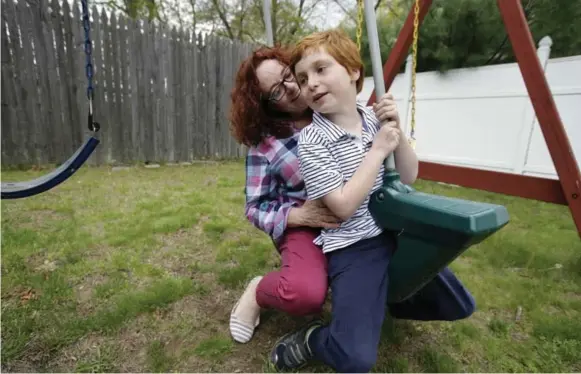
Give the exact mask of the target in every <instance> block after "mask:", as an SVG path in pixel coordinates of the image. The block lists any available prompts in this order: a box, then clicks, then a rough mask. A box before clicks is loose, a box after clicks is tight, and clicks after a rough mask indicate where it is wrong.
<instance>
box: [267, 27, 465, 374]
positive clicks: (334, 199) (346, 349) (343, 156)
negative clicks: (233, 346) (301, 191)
mask: <svg viewBox="0 0 581 374" xmlns="http://www.w3.org/2000/svg"><path fill="white" fill-rule="evenodd" d="M291 68H292V69H293V71H294V73H295V76H296V78H297V81H298V83H299V86H300V88H301V94H302V95H304V97H305V99H306V101H307V103H308V104H309V106H310V107H311V108H312V109H313V111H314V115H313V121H312V123H311V124H310V125H308V126H307V127H305V128H304V129H303V130H302V132H301V134H300V137H299V160H300V170H301V174H302V175H303V178H304V180H305V185H306V190H307V194H308V198H309V200H318V199H320V200H322V202H323V203H324V204H325V205H326V206H327V207H328V208H329V209H330V210H332V211H333V213H335V215H337V216H338V217H340V218H341V219H342V220H343V221H344V222H343V224H342V225H341V226H340V227H339V228H337V229H327V230H323V231H322V232H321V235H320V236H319V237H317V238H316V239H315V244H318V245H321V246H322V250H323V252H324V253H325V254H326V256H327V258H328V276H329V281H330V285H331V289H332V295H333V296H332V320H331V323H330V324H329V325H328V326H324V325H323V324H322V322H320V321H313V322H311V323H310V324H308V325H307V326H305V327H303V328H301V329H299V330H298V331H296V332H293V333H290V334H288V335H286V336H284V337H283V338H281V339H280V340H279V342H278V343H277V344H276V345H275V347H274V349H273V351H272V353H271V361H272V362H273V364H274V365H275V366H276V367H277V368H278V369H296V368H298V367H300V366H302V365H304V364H305V363H307V362H308V360H310V359H312V358H316V359H319V360H321V361H323V362H324V363H326V364H327V365H329V366H331V367H332V368H333V369H335V370H336V371H338V372H368V371H369V370H371V368H372V367H373V365H374V364H375V361H376V358H377V347H378V345H379V338H380V334H381V326H382V324H383V321H384V318H385V314H386V309H387V293H388V292H387V291H388V274H387V270H388V265H389V260H390V258H391V254H392V252H393V251H394V250H395V244H396V242H395V236H394V233H391V232H383V230H382V229H381V228H380V227H378V226H377V224H376V223H375V221H374V220H373V217H372V216H371V214H370V212H369V210H368V208H367V205H368V203H369V196H370V194H371V193H372V192H373V191H375V190H377V189H378V188H379V187H380V186H381V184H382V178H383V161H384V160H385V159H386V158H387V156H388V155H389V154H390V153H391V152H395V160H396V169H397V171H398V172H399V173H400V178H401V180H402V182H403V183H406V184H411V183H413V182H414V181H415V179H416V176H417V172H418V159H417V157H416V155H415V152H414V151H413V149H412V148H411V147H410V146H409V144H408V143H407V141H405V140H400V137H401V135H400V133H401V132H400V129H399V118H398V115H397V110H396V108H395V104H394V102H393V100H392V98H391V96H390V95H385V96H384V97H382V98H381V100H380V101H379V102H378V103H377V104H375V105H374V108H373V111H372V110H370V109H368V108H366V107H364V106H362V105H359V104H357V101H356V95H357V93H358V92H359V91H360V90H361V87H362V83H363V64H362V61H361V58H360V55H359V52H358V50H357V47H356V46H355V43H353V41H351V40H350V39H349V38H348V37H347V36H346V35H344V34H342V33H341V32H339V31H335V30H332V31H326V32H319V33H315V34H312V35H310V36H308V37H306V38H304V39H303V40H302V41H301V42H300V43H299V44H298V45H297V47H296V49H295V51H294V53H293V58H292V62H291ZM374 112H375V113H374ZM443 273H444V272H443ZM445 276H446V275H444V277H445ZM426 288H430V287H427V286H426ZM422 291H423V290H422ZM428 292H438V290H435V291H434V290H433V289H430V290H429V291H428ZM420 293H421V291H420ZM424 299H425V300H423V302H424V304H419V302H416V301H413V300H412V301H410V302H404V303H405V305H401V306H396V307H395V309H394V310H390V311H391V312H392V314H394V316H396V317H397V318H412V319H424V320H425V319H440V318H438V317H441V318H442V319H449V318H451V317H452V316H451V315H445V316H439V315H438V316H437V317H436V316H433V315H431V316H430V315H428V316H426V313H423V315H422V309H423V308H425V307H426V302H427V301H426V300H428V299H429V302H432V304H431V305H429V307H434V305H433V304H434V303H433V300H432V299H433V298H430V297H424ZM438 302H442V301H438ZM414 303H415V304H414ZM435 306H436V309H438V312H439V311H440V310H441V309H442V308H441V305H440V304H437V303H436V305H435ZM398 307H399V308H400V309H398ZM391 308H392V307H391V306H390V309H391ZM468 312H469V313H471V311H468ZM458 315H459V314H457V315H454V316H453V317H454V318H456V317H457V316H458ZM461 317H462V318H463V317H464V315H462V316H461Z"/></svg>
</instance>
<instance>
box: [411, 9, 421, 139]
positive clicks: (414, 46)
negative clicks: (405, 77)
mask: <svg viewBox="0 0 581 374" xmlns="http://www.w3.org/2000/svg"><path fill="white" fill-rule="evenodd" d="M419 23H420V0H416V4H415V8H414V34H413V44H412V121H411V131H410V139H409V143H410V145H411V146H412V148H413V149H415V148H416V138H415V131H416V67H417V64H418V28H419Z"/></svg>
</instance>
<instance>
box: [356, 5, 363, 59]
mask: <svg viewBox="0 0 581 374" xmlns="http://www.w3.org/2000/svg"><path fill="white" fill-rule="evenodd" d="M362 35H363V0H357V49H359V52H361V36H362Z"/></svg>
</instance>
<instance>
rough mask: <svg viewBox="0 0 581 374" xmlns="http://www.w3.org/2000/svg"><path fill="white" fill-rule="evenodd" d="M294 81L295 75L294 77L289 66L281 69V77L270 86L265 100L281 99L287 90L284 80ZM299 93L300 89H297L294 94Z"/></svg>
mask: <svg viewBox="0 0 581 374" xmlns="http://www.w3.org/2000/svg"><path fill="white" fill-rule="evenodd" d="M294 81H295V77H294V75H293V73H292V72H291V71H290V68H289V67H286V68H285V69H284V70H283V71H282V79H281V80H280V82H278V83H277V84H276V85H275V86H274V87H272V89H271V90H270V92H269V94H268V99H267V100H268V101H272V102H274V103H276V102H277V101H279V100H280V99H282V98H283V97H284V95H286V91H287V87H286V84H285V82H294ZM300 93H301V90H300V89H297V94H296V95H295V96H298V95H300ZM292 99H295V97H293V98H292Z"/></svg>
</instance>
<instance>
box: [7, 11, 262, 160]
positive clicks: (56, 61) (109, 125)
mask: <svg viewBox="0 0 581 374" xmlns="http://www.w3.org/2000/svg"><path fill="white" fill-rule="evenodd" d="M90 11H91V15H90V19H91V22H90V24H91V34H90V36H91V39H92V42H93V44H92V45H93V50H92V56H91V57H92V64H93V72H94V77H93V87H94V100H93V108H94V119H95V120H96V121H97V122H99V123H100V124H101V131H100V133H99V134H98V136H99V138H100V139H101V144H100V146H99V147H98V148H97V151H96V152H95V154H94V155H93V156H92V157H91V159H90V160H89V163H90V164H92V165H102V164H116V163H133V162H187V161H193V160H195V159H205V158H216V157H219V158H237V157H242V156H244V152H243V150H244V148H243V147H240V146H239V145H238V144H237V143H236V142H235V141H234V139H233V138H232V137H231V135H230V131H229V120H228V111H229V107H230V91H231V90H232V85H233V80H234V76H235V73H236V70H237V69H238V66H239V64H240V62H241V61H242V59H244V58H245V57H246V56H248V55H249V54H250V52H251V50H252V48H253V47H254V46H253V45H251V44H246V43H242V42H239V41H230V40H225V39H220V38H218V37H216V36H212V35H209V36H203V35H202V34H196V33H192V32H191V31H187V30H184V29H176V28H168V27H165V26H160V25H156V24H153V23H149V22H147V21H142V20H139V21H137V20H131V19H127V18H126V17H124V16H122V15H121V16H120V15H119V14H110V15H108V14H107V13H106V12H105V11H104V10H98V9H97V8H96V7H95V6H93V7H92V8H91V9H90ZM84 42H85V30H84V28H83V23H82V16H81V7H80V4H78V3H76V2H74V3H73V2H70V3H69V2H67V1H64V2H61V1H59V0H51V1H50V2H48V1H38V2H26V1H23V0H2V43H1V46H2V123H1V125H2V164H3V165H16V164H23V165H27V164H28V165H31V164H46V163H57V164H58V163H61V162H63V161H65V160H66V159H67V158H69V157H70V155H71V154H72V153H73V152H74V151H75V149H76V148H77V147H78V146H79V145H80V144H81V143H82V142H83V140H84V139H85V137H86V136H88V135H89V134H90V132H89V130H88V128H87V114H88V109H89V101H88V98H87V86H88V81H87V77H86V63H87V61H86V55H85V47H84Z"/></svg>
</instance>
